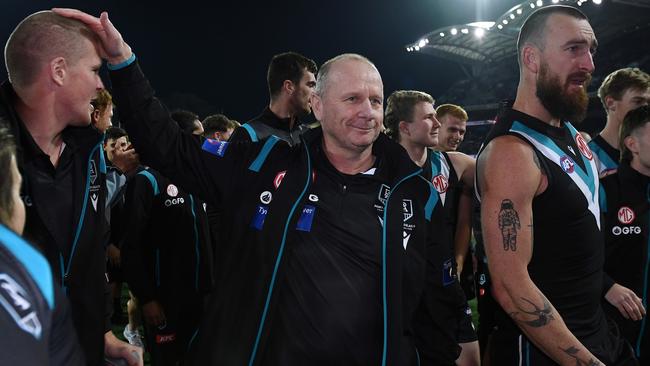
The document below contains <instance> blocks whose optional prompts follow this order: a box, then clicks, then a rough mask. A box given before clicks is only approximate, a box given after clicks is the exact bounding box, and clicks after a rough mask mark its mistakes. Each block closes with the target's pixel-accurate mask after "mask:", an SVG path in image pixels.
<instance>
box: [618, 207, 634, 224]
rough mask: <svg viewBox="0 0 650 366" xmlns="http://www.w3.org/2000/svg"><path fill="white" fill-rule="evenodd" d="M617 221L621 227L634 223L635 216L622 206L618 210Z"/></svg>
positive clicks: (629, 209)
mask: <svg viewBox="0 0 650 366" xmlns="http://www.w3.org/2000/svg"><path fill="white" fill-rule="evenodd" d="M617 216H618V221H620V222H621V224H623V225H628V224H630V223H632V221H634V219H635V218H636V215H635V214H634V211H633V210H632V209H631V208H629V207H626V206H623V207H621V208H619V209H618V215H617Z"/></svg>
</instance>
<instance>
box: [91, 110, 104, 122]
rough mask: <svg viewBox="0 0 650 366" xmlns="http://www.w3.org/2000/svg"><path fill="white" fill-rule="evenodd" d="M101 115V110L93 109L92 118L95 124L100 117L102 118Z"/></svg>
mask: <svg viewBox="0 0 650 366" xmlns="http://www.w3.org/2000/svg"><path fill="white" fill-rule="evenodd" d="M101 114H102V113H101V111H100V110H99V109H97V108H95V109H93V116H92V120H93V122H97V121H99V117H100V115H101Z"/></svg>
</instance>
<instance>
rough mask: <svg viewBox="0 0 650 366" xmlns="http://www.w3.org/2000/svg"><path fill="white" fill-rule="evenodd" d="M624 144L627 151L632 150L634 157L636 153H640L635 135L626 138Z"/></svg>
mask: <svg viewBox="0 0 650 366" xmlns="http://www.w3.org/2000/svg"><path fill="white" fill-rule="evenodd" d="M623 144H625V147H627V149H628V150H630V152H631V153H632V155H634V153H638V152H639V149H638V146H637V140H636V137H634V136H633V135H630V136H628V137H626V138H625V139H624V140H623Z"/></svg>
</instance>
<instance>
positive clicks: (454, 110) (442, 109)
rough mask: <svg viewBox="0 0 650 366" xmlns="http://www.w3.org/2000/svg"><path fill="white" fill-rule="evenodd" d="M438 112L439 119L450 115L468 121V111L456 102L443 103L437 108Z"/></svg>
mask: <svg viewBox="0 0 650 366" xmlns="http://www.w3.org/2000/svg"><path fill="white" fill-rule="evenodd" d="M436 114H437V117H438V119H440V118H442V117H444V116H446V115H450V116H453V117H456V118H459V119H461V120H463V121H465V122H467V118H468V117H467V112H465V110H464V109H463V108H462V107H461V106H459V105H455V104H441V105H439V106H438V108H436Z"/></svg>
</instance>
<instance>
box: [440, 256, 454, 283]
mask: <svg viewBox="0 0 650 366" xmlns="http://www.w3.org/2000/svg"><path fill="white" fill-rule="evenodd" d="M453 263H454V262H453V261H452V260H451V258H449V259H447V260H446V261H445V262H444V263H443V264H442V285H443V286H447V285H451V284H452V283H454V280H455V279H454V272H453V268H452V267H453Z"/></svg>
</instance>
